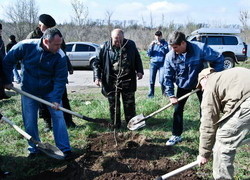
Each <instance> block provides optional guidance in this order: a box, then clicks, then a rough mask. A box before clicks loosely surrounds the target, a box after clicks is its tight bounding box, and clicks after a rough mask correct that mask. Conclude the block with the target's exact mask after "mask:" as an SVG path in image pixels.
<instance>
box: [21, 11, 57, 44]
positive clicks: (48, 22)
mask: <svg viewBox="0 0 250 180" xmlns="http://www.w3.org/2000/svg"><path fill="white" fill-rule="evenodd" d="M55 25H56V21H55V20H54V18H53V17H51V16H50V15H48V14H41V15H40V16H39V24H38V27H37V28H36V29H35V30H34V31H32V32H31V33H29V34H28V36H27V37H26V39H36V38H41V37H42V36H43V33H44V32H45V30H46V29H48V28H51V27H54V26H55Z"/></svg>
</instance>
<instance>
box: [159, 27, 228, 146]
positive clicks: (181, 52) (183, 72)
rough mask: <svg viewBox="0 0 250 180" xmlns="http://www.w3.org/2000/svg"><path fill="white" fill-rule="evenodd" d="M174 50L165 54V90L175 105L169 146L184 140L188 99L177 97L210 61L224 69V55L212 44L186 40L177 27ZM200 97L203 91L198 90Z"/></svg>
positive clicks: (189, 88)
mask: <svg viewBox="0 0 250 180" xmlns="http://www.w3.org/2000/svg"><path fill="white" fill-rule="evenodd" d="M169 44H170V46H171V47H172V50H171V51H170V52H169V53H168V54H167V55H166V60H165V64H164V85H165V88H166V90H165V93H166V95H167V96H168V97H169V99H170V102H171V103H172V104H174V105H175V109H174V116H173V130H172V137H170V139H169V140H168V141H167V143H166V145H167V146H172V145H174V144H176V143H178V142H181V141H182V138H181V134H182V131H183V110H184V106H185V103H186V101H187V98H186V99H183V100H182V101H180V102H178V98H179V97H181V96H183V95H185V94H187V93H189V92H191V91H192V90H193V89H195V87H196V84H197V81H198V74H199V73H200V72H201V70H202V69H203V68H204V66H203V64H204V63H205V62H206V61H207V62H209V64H210V66H211V67H212V68H214V69H215V71H222V70H223V69H224V57H223V56H222V55H221V54H220V53H218V52H216V51H214V50H213V49H212V48H210V47H209V46H207V45H205V44H204V43H201V42H188V41H186V37H185V34H183V33H182V32H179V31H175V32H174V33H173V34H172V35H171V36H170V39H169ZM174 83H175V84H176V85H177V93H176V95H175V93H174ZM197 96H198V98H199V101H200V102H201V99H202V92H201V91H198V92H197Z"/></svg>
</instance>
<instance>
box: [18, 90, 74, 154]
mask: <svg viewBox="0 0 250 180" xmlns="http://www.w3.org/2000/svg"><path fill="white" fill-rule="evenodd" d="M41 98H43V99H44V100H46V101H49V102H51V98H50V95H49V94H48V95H46V96H43V97H41ZM21 102H22V115H23V121H24V127H25V130H26V132H27V133H28V134H29V135H31V136H32V137H33V138H34V139H35V140H37V141H40V138H39V133H38V124H37V118H38V107H39V102H38V101H36V100H33V99H31V98H29V97H27V96H22V97H21ZM49 111H50V114H51V118H52V123H53V134H54V138H55V143H56V146H57V147H58V148H59V149H60V150H61V151H62V152H65V151H69V150H71V148H70V144H69V137H68V132H67V128H66V123H65V120H64V118H63V112H62V111H58V110H54V109H52V108H51V107H49ZM28 150H29V151H30V153H38V152H39V150H38V149H37V148H36V146H35V144H34V143H32V142H29V148H28Z"/></svg>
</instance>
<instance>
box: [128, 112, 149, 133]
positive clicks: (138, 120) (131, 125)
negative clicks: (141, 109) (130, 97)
mask: <svg viewBox="0 0 250 180" xmlns="http://www.w3.org/2000/svg"><path fill="white" fill-rule="evenodd" d="M144 118H145V117H144V116H143V114H140V115H137V116H135V117H133V118H132V119H131V120H130V121H129V122H128V125H127V127H128V129H129V130H131V131H134V130H137V129H140V128H142V127H144V126H146V122H145V121H142V120H143V119H144Z"/></svg>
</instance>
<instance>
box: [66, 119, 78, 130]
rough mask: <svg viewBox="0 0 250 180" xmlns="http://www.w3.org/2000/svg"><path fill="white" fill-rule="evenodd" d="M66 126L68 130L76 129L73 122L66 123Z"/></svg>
mask: <svg viewBox="0 0 250 180" xmlns="http://www.w3.org/2000/svg"><path fill="white" fill-rule="evenodd" d="M66 125H67V127H68V128H75V127H76V124H75V123H74V122H73V121H71V122H68V123H66Z"/></svg>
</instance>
